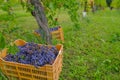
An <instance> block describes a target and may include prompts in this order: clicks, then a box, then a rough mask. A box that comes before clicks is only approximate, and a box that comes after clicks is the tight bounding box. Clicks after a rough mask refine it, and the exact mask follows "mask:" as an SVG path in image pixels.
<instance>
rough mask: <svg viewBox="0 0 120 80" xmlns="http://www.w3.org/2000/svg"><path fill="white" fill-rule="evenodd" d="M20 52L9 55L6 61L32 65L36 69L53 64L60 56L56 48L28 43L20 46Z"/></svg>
mask: <svg viewBox="0 0 120 80" xmlns="http://www.w3.org/2000/svg"><path fill="white" fill-rule="evenodd" d="M18 49H19V52H17V53H16V54H15V55H12V54H8V55H7V56H6V57H5V58H4V59H5V60H6V61H12V62H19V63H23V64H31V65H34V66H35V67H38V66H43V65H45V64H52V63H53V62H54V60H55V58H56V56H57V55H58V50H57V49H56V47H55V46H51V47H48V46H45V45H38V44H35V43H26V44H25V45H24V46H18Z"/></svg>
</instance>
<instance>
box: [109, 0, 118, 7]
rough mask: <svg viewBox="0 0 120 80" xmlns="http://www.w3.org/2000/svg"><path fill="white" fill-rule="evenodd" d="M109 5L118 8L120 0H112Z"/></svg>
mask: <svg viewBox="0 0 120 80" xmlns="http://www.w3.org/2000/svg"><path fill="white" fill-rule="evenodd" d="M111 6H112V7H114V8H120V0H113V1H112V4H111Z"/></svg>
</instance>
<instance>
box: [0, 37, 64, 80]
mask: <svg viewBox="0 0 120 80" xmlns="http://www.w3.org/2000/svg"><path fill="white" fill-rule="evenodd" d="M15 44H16V45H17V46H18V48H19V52H17V54H15V55H11V54H7V49H4V50H2V51H1V52H0V69H1V70H2V73H3V74H5V76H7V77H8V78H9V80H13V79H15V80H58V79H59V75H60V72H61V71H62V52H63V45H61V44H58V45H56V46H51V45H40V44H35V43H29V42H26V41H24V40H20V39H19V40H16V41H15Z"/></svg>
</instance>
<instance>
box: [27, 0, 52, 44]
mask: <svg viewBox="0 0 120 80" xmlns="http://www.w3.org/2000/svg"><path fill="white" fill-rule="evenodd" d="M29 2H30V3H31V4H32V5H33V7H34V10H33V11H32V12H31V13H32V15H33V16H34V17H35V19H36V21H37V23H38V26H39V28H40V32H41V36H42V38H43V40H45V41H46V42H47V44H52V41H51V40H52V36H51V34H50V31H49V28H48V22H47V18H46V16H45V13H44V8H43V5H42V4H41V2H40V1H39V0H29Z"/></svg>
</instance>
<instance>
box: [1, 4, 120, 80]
mask: <svg viewBox="0 0 120 80" xmlns="http://www.w3.org/2000/svg"><path fill="white" fill-rule="evenodd" d="M14 11H15V16H14V17H15V19H14V20H11V19H12V18H11V17H9V16H8V15H7V14H6V12H4V11H2V10H0V32H1V33H3V35H4V37H5V40H6V47H8V48H9V53H15V48H14V45H13V41H14V40H16V39H23V40H26V41H28V42H36V43H43V41H42V40H41V38H40V37H37V36H35V35H34V34H33V31H34V30H35V29H37V28H38V25H37V23H36V21H35V19H34V18H33V17H32V16H31V14H30V13H26V11H25V10H23V9H22V7H21V6H19V5H18V6H16V7H15V10H14ZM58 12H59V13H60V14H59V15H58V22H59V25H61V27H62V28H63V32H64V38H65V41H64V43H62V42H61V41H57V40H55V39H54V40H53V44H54V45H55V44H57V43H61V44H63V45H64V51H63V56H64V57H63V69H62V72H61V75H60V80H120V10H118V9H113V10H110V9H108V8H105V9H104V10H98V11H96V12H95V13H94V14H93V13H92V12H88V13H87V16H86V17H85V18H83V17H82V12H79V15H80V19H79V22H80V26H79V28H77V29H76V27H75V26H73V23H72V21H71V20H70V18H69V16H68V14H67V13H66V11H64V10H61V11H58ZM2 77H3V75H2V74H1V75H0V80H1V79H2Z"/></svg>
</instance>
